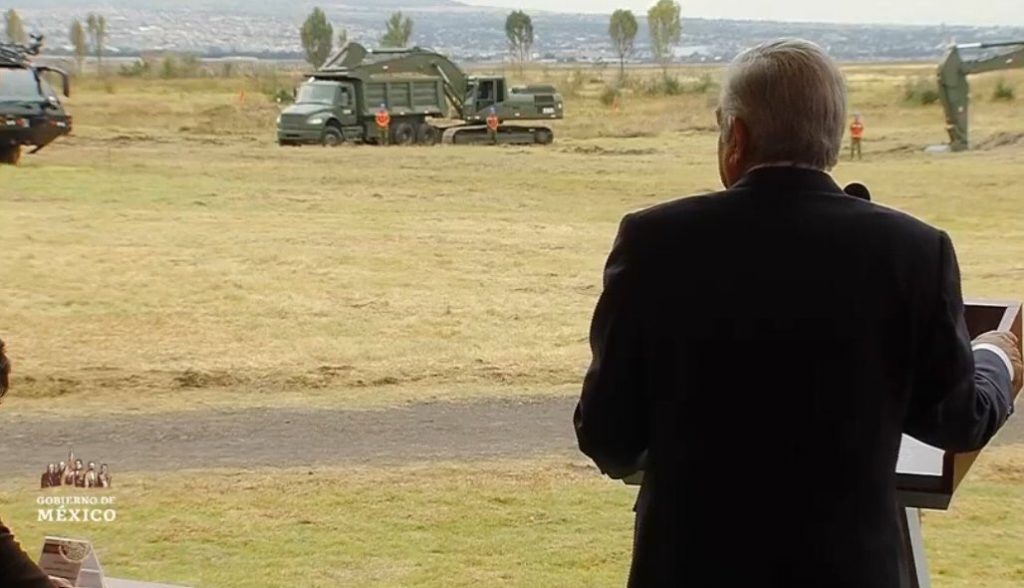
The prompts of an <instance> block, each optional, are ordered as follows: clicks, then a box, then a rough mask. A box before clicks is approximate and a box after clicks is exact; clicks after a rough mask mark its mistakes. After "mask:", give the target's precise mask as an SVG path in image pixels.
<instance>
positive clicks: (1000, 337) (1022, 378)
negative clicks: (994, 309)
mask: <svg viewBox="0 0 1024 588" xmlns="http://www.w3.org/2000/svg"><path fill="white" fill-rule="evenodd" d="M974 343H975V345H981V344H985V345H992V346H994V347H998V348H999V349H1001V350H1002V351H1003V353H1005V354H1006V356H1007V357H1009V358H1010V363H1011V364H1012V365H1013V389H1014V391H1017V390H1020V389H1021V385H1022V384H1024V360H1022V359H1021V352H1020V341H1019V340H1018V339H1017V336H1016V335H1014V334H1013V333H1010V332H1007V331H992V332H990V333H985V334H984V335H981V336H980V337H978V338H977V339H975V340H974Z"/></svg>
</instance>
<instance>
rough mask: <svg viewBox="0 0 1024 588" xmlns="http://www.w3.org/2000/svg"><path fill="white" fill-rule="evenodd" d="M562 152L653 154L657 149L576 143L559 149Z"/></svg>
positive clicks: (582, 153)
mask: <svg viewBox="0 0 1024 588" xmlns="http://www.w3.org/2000/svg"><path fill="white" fill-rule="evenodd" d="M561 151H562V152H563V153H576V154H580V155H619V156H621V155H653V154H655V153H657V152H658V150H657V149H649V148H648V149H606V148H604V147H601V146H600V145H576V146H574V147H566V148H564V149H562V150H561Z"/></svg>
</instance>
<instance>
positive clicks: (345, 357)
mask: <svg viewBox="0 0 1024 588" xmlns="http://www.w3.org/2000/svg"><path fill="white" fill-rule="evenodd" d="M708 72H710V73H712V74H714V75H717V72H715V71H714V70H707V72H705V71H684V72H682V75H684V76H689V78H684V79H693V80H696V79H698V78H699V76H701V75H704V74H705V73H708ZM928 74H929V69H928V68H922V67H920V66H915V67H910V66H906V67H899V66H893V67H886V68H880V67H879V68H875V67H857V68H851V69H850V70H849V78H850V83H851V86H852V88H853V96H852V109H854V110H857V111H860V112H862V113H863V114H864V116H865V120H866V123H867V126H868V139H867V141H868V142H867V156H866V159H865V160H864V161H863V162H857V163H848V162H844V163H843V164H842V165H841V166H840V167H839V168H838V169H837V170H836V175H837V176H838V177H839V178H840V179H841V180H843V181H848V180H861V181H865V182H866V183H868V184H869V185H870V186H871V187H872V189H873V190H874V192H875V194H876V199H877V200H879V201H881V202H884V203H886V204H889V205H892V206H895V207H899V208H902V209H904V210H907V211H909V212H911V213H914V214H916V215H919V216H921V217H923V218H925V219H927V220H929V221H932V222H934V223H938V224H939V225H941V226H943V227H945V228H947V229H948V230H949V231H951V233H952V234H953V236H954V237H955V239H956V241H957V244H958V246H959V249H960V254H961V257H962V262H963V265H964V273H965V278H966V280H967V291H968V293H969V294H970V295H976V296H996V297H1018V298H1020V297H1024V286H1021V280H1020V278H1021V277H1024V265H1022V263H1024V262H1021V255H1020V253H1021V251H1022V248H1024V235H1022V231H1024V224H1022V223H1021V222H1020V221H1021V220H1022V216H1021V204H1022V202H1021V200H1022V199H1024V193H1022V192H1021V191H1020V190H1019V189H1017V187H1018V186H1020V185H1021V184H1022V181H1024V166H1021V165H1020V163H1021V161H1022V157H1024V156H1022V153H1024V147H1021V146H1020V145H1018V146H1009V147H1001V148H997V149H989V150H984V151H979V152H976V153H971V154H964V155H955V156H954V155H946V156H936V155H928V154H925V153H923V152H922V149H923V148H924V147H925V146H926V145H929V144H936V143H940V142H942V140H943V135H944V131H943V120H942V115H941V111H940V109H939V107H938V106H931V107H921V106H909V105H906V104H904V103H903V101H902V87H903V85H904V84H905V82H906V80H907V79H908V78H910V77H913V76H919V77H925V76H927V75H928ZM610 75H613V74H612V73H609V72H570V73H568V74H566V73H565V72H554V73H551V72H545V73H539V72H535V73H534V76H535V77H536V78H538V79H545V78H548V79H549V81H555V82H559V83H560V85H562V86H565V87H567V90H566V92H567V94H569V98H568V108H569V118H568V120H566V121H565V122H564V123H561V124H559V125H558V129H557V132H558V136H559V139H558V141H557V143H556V144H555V145H554V146H552V147H551V148H548V149H528V148H493V149H492V148H473V147H438V148H436V149H422V148H405V149H400V148H395V149H387V150H381V149H376V148H370V147H343V148H340V149H336V150H325V149H322V148H301V149H281V148H278V147H277V146H276V145H275V144H274V143H273V137H274V135H273V125H274V119H275V117H276V111H277V106H276V105H274V104H272V103H271V102H270V101H269V100H268V99H267V98H266V97H265V96H264V95H262V94H260V93H257V92H255V91H253V89H252V87H251V86H252V82H251V81H248V80H245V79H235V80H213V81H211V80H177V81H163V80H136V79H130V80H126V79H115V80H114V81H113V82H112V84H113V88H112V89H113V93H109V92H108V91H107V90H106V89H104V85H103V84H101V83H99V82H98V81H96V80H92V79H90V80H85V81H84V82H83V83H81V84H80V85H79V86H78V88H77V94H76V95H75V98H74V99H73V100H72V101H71V102H72V108H73V112H74V114H75V116H76V133H75V136H74V137H72V138H70V139H68V140H66V141H63V142H61V143H58V144H55V145H54V146H52V147H51V148H49V149H48V150H46V151H43V152H42V153H40V154H39V155H37V156H33V157H26V158H25V161H24V163H23V165H22V166H21V167H20V168H17V169H0V203H2V206H3V215H2V217H0V251H2V252H3V256H2V261H0V264H2V271H3V275H4V276H5V279H4V280H3V282H2V283H0V296H2V297H3V299H4V300H5V301H6V312H5V313H4V316H3V317H2V319H0V320H2V322H0V332H2V333H3V336H4V337H5V338H6V339H7V340H8V343H9V346H10V350H11V352H12V353H13V354H14V356H15V358H16V360H17V362H18V366H19V369H18V380H17V383H18V388H19V393H18V395H17V397H15V398H14V399H12V401H11V406H10V409H11V410H22V411H31V410H37V409H38V410H45V411H54V410H60V407H73V409H74V410H75V411H77V412H81V411H83V410H87V409H88V410H96V411H102V412H109V411H112V410H113V411H155V410H167V409H189V408H202V407H207V406H212V405H229V406H239V405H261V406H266V405H270V406H274V405H279V404H289V403H296V404H302V405H309V404H311V403H313V404H321V403H322V404H324V405H332V406H335V405H343V406H381V405H389V404H393V403H395V402H405V401H410V400H423V399H429V398H451V397H466V396H481V395H496V394H497V395H503V394H526V393H529V394H547V393H561V392H565V391H567V390H571V389H573V387H574V386H575V385H576V382H577V381H578V380H579V377H580V374H581V371H582V370H583V368H584V366H585V364H586V361H587V359H588V355H587V349H586V342H585V335H586V328H587V321H588V318H589V313H590V312H591V310H592V305H593V302H594V300H595V298H596V296H597V293H598V287H599V284H600V272H601V266H602V263H603V261H604V256H605V255H606V253H607V250H608V248H609V246H610V242H611V239H612V237H613V236H614V233H615V228H616V226H617V222H618V220H619V218H620V217H621V216H622V215H623V214H624V213H626V212H628V211H630V210H632V209H636V208H639V207H642V206H646V205H649V204H652V203H655V202H658V201H660V200H664V199H667V198H672V197H676V196H682V195H686V194H692V193H695V192H702V191H709V190H714V189H717V188H718V184H719V182H718V178H717V171H716V169H717V168H716V166H715V162H714V149H715V137H716V135H715V129H714V125H713V117H712V115H711V110H712V105H713V101H714V94H713V93H706V94H687V95H683V96H678V97H671V98H665V97H661V98H648V97H644V96H630V95H627V96H625V97H624V99H623V101H622V105H621V107H620V108H619V109H618V110H617V111H615V110H612V109H610V108H608V107H605V106H603V105H601V103H600V102H599V101H598V100H597V95H598V94H599V93H600V90H601V88H602V87H603V85H602V84H598V83H595V82H597V81H599V78H600V76H610ZM634 75H638V76H639V75H642V74H639V73H637V74H634ZM646 75H650V74H646ZM558 76H561V77H558ZM566 78H568V81H567V80H566ZM575 79H578V80H579V81H578V82H576V81H572V80H575ZM1012 79H1015V80H1018V81H1019V80H1021V79H1024V78H1022V77H1020V76H1018V77H1017V78H1012ZM994 83H995V82H994V79H992V78H991V77H990V78H983V79H982V80H981V83H979V85H978V89H977V94H978V95H979V97H980V98H981V99H979V100H978V101H977V107H976V109H975V116H974V119H975V125H974V133H975V135H974V136H975V137H976V138H978V139H979V140H980V139H984V138H987V137H990V136H992V135H994V134H996V133H998V132H1004V133H1011V134H1020V133H1024V109H1022V108H1021V107H1020V104H1019V103H1009V104H994V103H992V102H991V101H989V100H988V99H987V96H988V95H989V93H990V88H991V86H992V85H994ZM243 93H244V95H243ZM751 296H756V292H752V293H751ZM58 397H59V398H61V399H62V400H61V401H59V402H54V398H58Z"/></svg>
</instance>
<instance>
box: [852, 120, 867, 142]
mask: <svg viewBox="0 0 1024 588" xmlns="http://www.w3.org/2000/svg"><path fill="white" fill-rule="evenodd" d="M850 136H851V137H853V138H854V139H861V138H863V137H864V123H859V122H855V123H853V124H851V125H850Z"/></svg>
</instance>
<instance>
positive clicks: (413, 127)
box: [277, 43, 564, 146]
mask: <svg viewBox="0 0 1024 588" xmlns="http://www.w3.org/2000/svg"><path fill="white" fill-rule="evenodd" d="M382 106H383V107H385V108H387V110H388V112H389V114H390V115H391V126H390V143H391V144H393V145H412V144H419V145H433V144H436V143H437V142H438V141H439V140H441V141H443V142H445V143H457V144H469V143H484V142H489V136H488V133H487V126H486V124H485V122H486V119H487V117H488V115H489V114H490V112H491V110H492V109H493V111H494V113H495V114H496V115H497V116H498V118H499V120H500V121H501V122H502V124H501V126H499V128H498V141H499V142H501V143H515V144H534V143H539V144H542V145H546V144H549V143H551V142H552V141H554V138H555V135H554V132H553V131H552V130H551V129H550V128H549V127H547V126H544V125H540V124H524V125H519V124H504V123H505V122H509V121H516V122H518V121H540V120H556V119H561V118H563V115H564V106H563V102H562V97H561V96H559V95H558V93H557V92H556V90H555V88H553V87H551V86H526V87H517V88H512V87H509V84H508V83H507V82H506V81H505V78H502V77H473V76H469V75H467V74H466V73H465V72H464V71H462V69H460V68H459V67H458V66H457V65H455V63H453V62H452V61H451V60H449V59H448V58H447V57H445V56H443V55H441V54H439V53H435V52H433V51H429V50H426V49H421V48H419V47H414V48H412V49H378V50H373V51H371V50H367V49H366V48H365V47H363V46H362V45H359V44H357V43H350V44H349V45H347V46H346V47H345V48H344V49H342V50H341V51H339V52H338V53H337V54H336V55H334V56H333V57H332V58H331V59H330V60H329V61H328V62H327V63H326V64H325V65H324V67H322V68H321V69H320V70H318V71H317V72H315V73H313V74H312V75H311V76H310V78H309V80H308V81H307V82H305V83H304V84H302V86H300V87H299V89H298V91H297V93H296V100H295V104H294V105H292V106H290V107H288V108H287V109H285V110H284V111H283V112H282V113H281V116H280V117H279V118H278V121H277V140H278V143H279V144H281V145H298V144H311V143H312V144H324V145H331V146H333V145H338V144H340V143H342V142H345V141H351V142H363V143H376V142H377V141H378V131H377V127H376V122H375V120H374V119H375V116H376V113H377V112H378V110H380V108H381V107H382ZM442 119H447V120H448V122H449V124H447V125H444V124H435V123H439V122H440V121H441V120H442Z"/></svg>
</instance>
